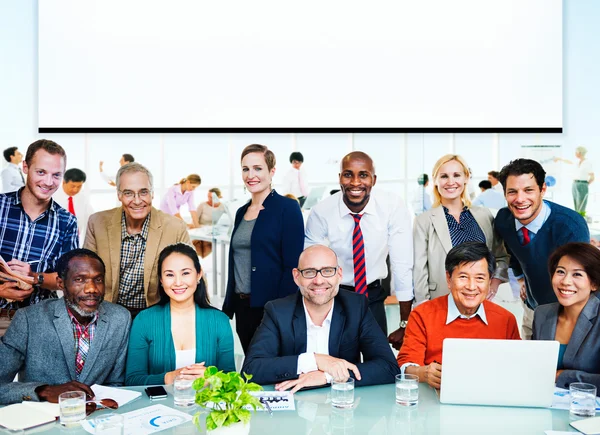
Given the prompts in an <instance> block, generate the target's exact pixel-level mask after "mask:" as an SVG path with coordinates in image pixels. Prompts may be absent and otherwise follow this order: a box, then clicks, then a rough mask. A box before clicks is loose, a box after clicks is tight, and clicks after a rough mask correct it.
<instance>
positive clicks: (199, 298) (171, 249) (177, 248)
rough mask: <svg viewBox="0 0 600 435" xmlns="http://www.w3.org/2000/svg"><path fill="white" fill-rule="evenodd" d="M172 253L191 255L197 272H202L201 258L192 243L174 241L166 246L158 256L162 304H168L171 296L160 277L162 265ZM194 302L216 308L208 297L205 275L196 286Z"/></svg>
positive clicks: (202, 306) (201, 305) (159, 293)
mask: <svg viewBox="0 0 600 435" xmlns="http://www.w3.org/2000/svg"><path fill="white" fill-rule="evenodd" d="M171 254H181V255H185V256H186V257H189V258H190V260H192V262H193V263H194V269H196V273H200V272H201V271H202V268H201V267H200V260H199V259H198V254H197V253H196V250H195V249H194V248H192V247H191V246H190V245H186V244H185V243H174V244H172V245H169V246H166V247H165V249H163V250H162V251H161V253H160V255H159V256H158V296H160V300H159V301H158V303H159V304H160V305H166V304H167V303H168V302H169V301H170V300H171V298H170V297H169V295H167V293H166V292H165V289H164V288H163V286H162V283H161V282H160V278H161V275H162V266H163V263H164V261H165V260H166V259H167V257H168V256H169V255H171ZM194 302H195V303H196V305H198V306H199V307H200V308H214V309H215V310H216V308H215V307H213V306H212V305H211V304H210V300H209V299H208V292H207V291H206V283H205V282H204V277H202V279H201V280H200V282H199V283H198V287H196V291H195V292H194Z"/></svg>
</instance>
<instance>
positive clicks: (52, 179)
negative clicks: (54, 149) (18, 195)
mask: <svg viewBox="0 0 600 435" xmlns="http://www.w3.org/2000/svg"><path fill="white" fill-rule="evenodd" d="M23 173H25V174H27V183H26V185H25V188H26V189H27V190H28V191H29V192H30V193H31V194H32V195H33V196H34V197H35V198H36V199H37V200H38V201H40V202H47V201H50V198H51V197H52V194H53V193H54V192H56V189H58V187H59V186H60V184H61V182H62V178H63V175H64V173H65V159H64V157H62V156H61V155H59V154H50V153H49V152H47V151H46V150H44V149H39V150H37V151H36V153H35V154H34V155H33V157H32V159H31V165H28V164H27V162H23Z"/></svg>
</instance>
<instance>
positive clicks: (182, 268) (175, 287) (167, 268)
mask: <svg viewBox="0 0 600 435" xmlns="http://www.w3.org/2000/svg"><path fill="white" fill-rule="evenodd" d="M201 278H202V271H200V273H198V272H197V271H196V268H195V266H194V262H193V261H192V259H191V258H189V257H188V256H187V255H183V254H180V253H177V252H174V253H172V254H171V255H169V256H168V257H167V258H165V259H164V261H163V263H162V271H161V274H160V282H161V284H162V286H163V289H164V290H165V293H166V294H167V296H169V298H170V299H171V301H172V302H177V303H183V304H186V303H194V302H193V299H194V293H195V292H196V288H197V287H198V284H199V281H200V279H201Z"/></svg>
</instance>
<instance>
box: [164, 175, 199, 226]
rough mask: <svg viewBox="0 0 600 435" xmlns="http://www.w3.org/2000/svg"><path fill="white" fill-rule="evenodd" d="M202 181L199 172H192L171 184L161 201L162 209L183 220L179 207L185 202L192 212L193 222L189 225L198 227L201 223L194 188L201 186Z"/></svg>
mask: <svg viewBox="0 0 600 435" xmlns="http://www.w3.org/2000/svg"><path fill="white" fill-rule="evenodd" d="M201 182H202V180H201V179H200V175H198V174H190V175H188V176H187V177H185V178H182V179H181V180H180V181H179V183H177V184H175V185H174V186H171V187H170V188H169V189H168V190H167V192H166V193H165V196H164V197H163V199H162V201H161V202H160V209H161V211H163V212H164V213H167V214H170V215H171V216H175V217H178V218H179V219H182V220H183V218H182V217H181V214H180V213H179V209H180V208H181V206H182V205H183V204H187V205H188V208H189V210H190V214H191V215H192V223H191V224H189V225H188V227H190V228H197V227H198V226H199V224H198V214H197V213H196V205H195V203H194V190H196V188H197V187H198V186H200V183H201Z"/></svg>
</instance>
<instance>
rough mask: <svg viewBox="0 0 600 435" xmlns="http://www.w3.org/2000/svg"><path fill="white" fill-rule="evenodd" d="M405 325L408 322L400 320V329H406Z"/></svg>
mask: <svg viewBox="0 0 600 435" xmlns="http://www.w3.org/2000/svg"><path fill="white" fill-rule="evenodd" d="M406 325H408V320H400V328H402V329H406Z"/></svg>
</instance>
